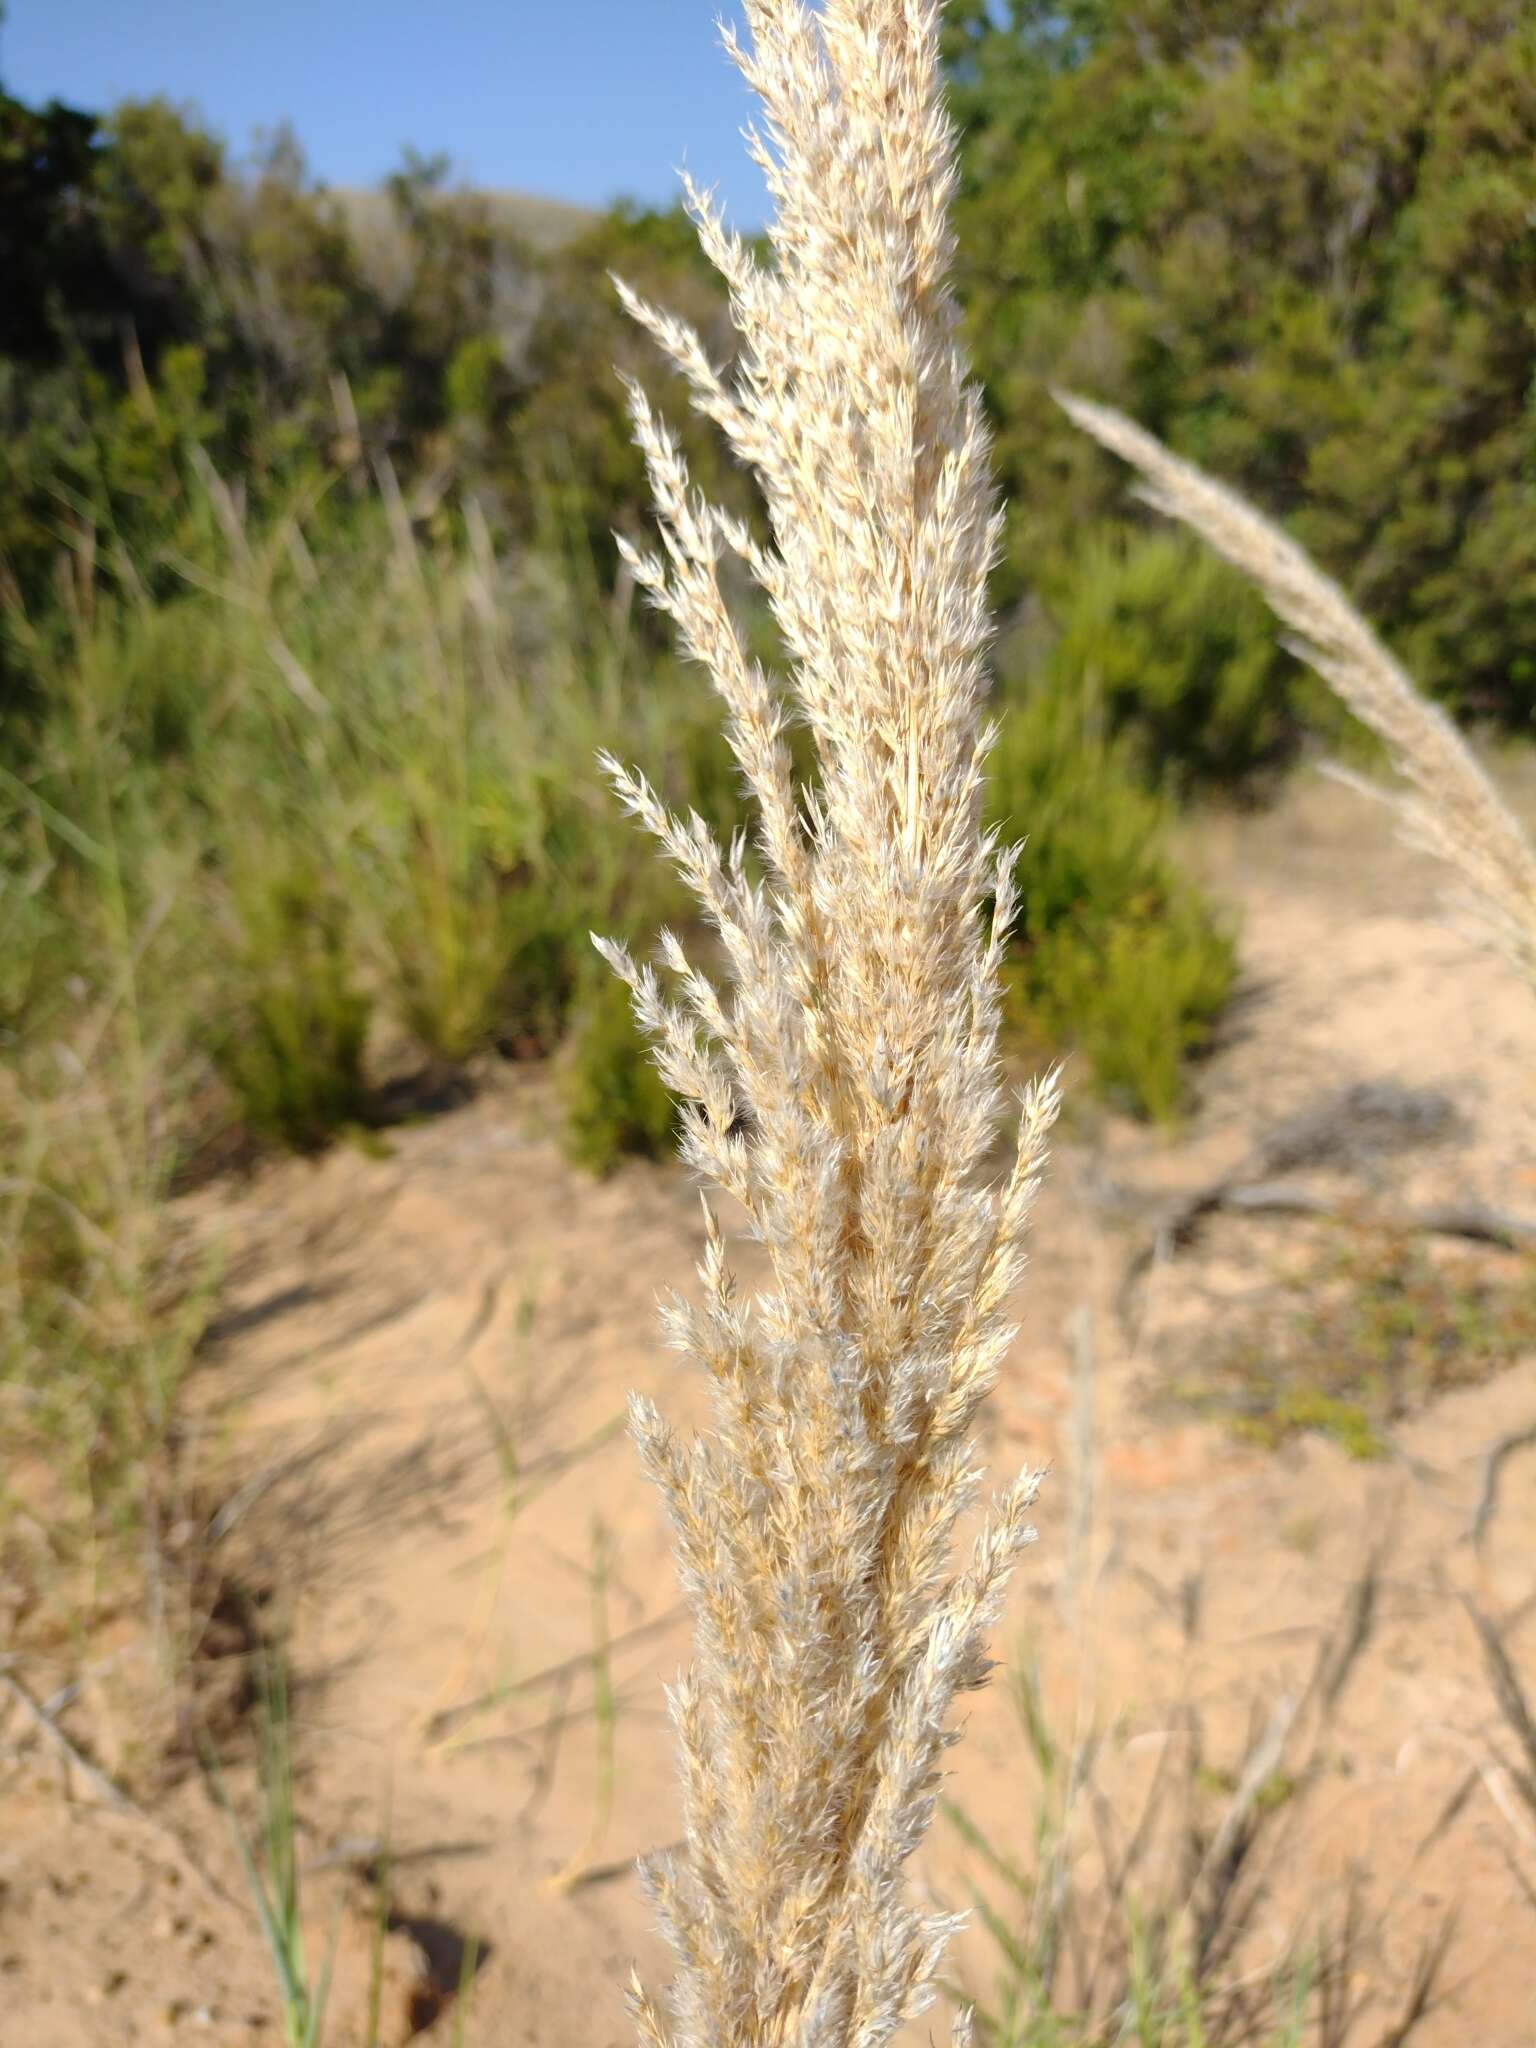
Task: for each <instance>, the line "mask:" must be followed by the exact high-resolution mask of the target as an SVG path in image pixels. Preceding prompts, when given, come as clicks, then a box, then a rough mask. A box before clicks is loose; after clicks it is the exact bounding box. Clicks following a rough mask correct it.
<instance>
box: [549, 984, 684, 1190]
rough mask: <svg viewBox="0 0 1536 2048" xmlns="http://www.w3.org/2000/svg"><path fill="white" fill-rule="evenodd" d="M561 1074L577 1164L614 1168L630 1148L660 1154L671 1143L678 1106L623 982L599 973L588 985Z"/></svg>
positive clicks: (646, 1155) (568, 1135) (567, 1127)
mask: <svg viewBox="0 0 1536 2048" xmlns="http://www.w3.org/2000/svg"><path fill="white" fill-rule="evenodd" d="M561 1081H562V1090H561V1093H562V1106H563V1108H564V1112H565V1143H566V1150H567V1151H568V1152H569V1154H570V1156H571V1158H572V1159H574V1160H575V1161H576V1163H577V1165H579V1166H585V1167H588V1168H590V1169H591V1170H592V1171H593V1172H594V1173H608V1172H611V1171H612V1169H613V1168H614V1167H615V1166H616V1165H617V1164H618V1162H619V1160H620V1158H621V1157H623V1156H624V1155H626V1154H638V1155H639V1156H641V1157H643V1158H646V1159H657V1158H661V1157H663V1156H664V1155H665V1154H667V1153H669V1152H670V1151H671V1150H672V1148H673V1145H674V1144H675V1142H676V1136H677V1108H676V1105H675V1103H674V1102H673V1100H672V1098H671V1096H670V1095H669V1094H668V1093H667V1091H666V1089H665V1087H663V1085H662V1081H661V1076H660V1075H659V1074H658V1073H657V1071H656V1068H655V1066H654V1064H653V1063H652V1060H651V1056H650V1054H649V1053H648V1052H647V1051H646V1048H645V1044H644V1041H643V1040H642V1039H641V1037H640V1033H639V1031H638V1029H637V1028H636V1025H635V1020H634V1018H633V1016H632V1015H631V1013H630V1007H629V992H628V990H627V989H626V988H625V987H624V985H623V983H622V982H619V981H616V980H614V979H612V978H611V977H609V976H593V977H592V979H591V981H590V982H589V984H588V985H587V986H586V988H585V990H584V993H583V998H582V1001H581V1004H580V1007H579V1009H578V1011H577V1015H576V1021H575V1027H574V1029H573V1031H572V1034H571V1042H570V1045H569V1047H568V1049H567V1054H566V1058H565V1062H564V1070H563V1073H562V1076H561Z"/></svg>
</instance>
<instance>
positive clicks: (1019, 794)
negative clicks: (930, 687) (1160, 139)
mask: <svg viewBox="0 0 1536 2048" xmlns="http://www.w3.org/2000/svg"><path fill="white" fill-rule="evenodd" d="M1073 709H1074V707H1072V706H1071V705H1070V704H1069V703H1068V702H1066V701H1065V700H1063V699H1062V698H1060V697H1057V696H1055V695H1053V694H1050V693H1040V694H1037V695H1035V696H1033V697H1029V698H1026V699H1024V700H1023V701H1022V702H1019V703H1016V704H1014V705H1012V706H1011V707H1010V708H1009V709H1008V711H1007V714H1006V716H1005V717H1004V719H1003V725H1002V733H1001V737H1000V739H999V742H998V745H997V748H996V749H995V751H994V753H993V756H992V776H991V786H990V806H991V814H992V820H993V822H994V823H995V824H996V825H997V826H998V828H999V829H1000V831H1001V832H1002V834H1003V836H1004V838H1005V839H1023V840H1025V841H1027V846H1026V851H1025V854H1024V857H1023V858H1022V859H1021V861H1020V862H1019V866H1018V886H1019V890H1020V911H1019V920H1018V927H1017V932H1016V936H1015V943H1014V950H1013V957H1012V959H1011V961H1010V964H1009V968H1008V974H1007V981H1008V987H1009V991H1010V998H1011V1004H1012V1008H1013V1012H1014V1017H1015V1021H1016V1023H1017V1024H1018V1025H1019V1026H1020V1027H1021V1028H1022V1029H1025V1030H1028V1031H1031V1032H1033V1033H1034V1034H1035V1035H1036V1036H1038V1037H1040V1038H1043V1039H1045V1040H1047V1041H1048V1042H1050V1043H1053V1044H1065V1045H1075V1046H1078V1047H1080V1048H1081V1049H1082V1050H1083V1051H1084V1052H1085V1053H1086V1054H1087V1055H1088V1057H1089V1058H1090V1059H1091V1061H1092V1063H1093V1068H1094V1073H1095V1076H1096V1078H1097V1080H1098V1082H1099V1084H1100V1086H1101V1087H1102V1088H1104V1089H1105V1090H1106V1091H1108V1092H1109V1093H1110V1094H1111V1095H1112V1096H1115V1097H1118V1098H1120V1099H1122V1100H1124V1101H1125V1102H1127V1103H1128V1105H1129V1106H1131V1107H1132V1108H1134V1109H1136V1110H1138V1111H1140V1112H1141V1113H1142V1114H1144V1115H1146V1116H1151V1117H1155V1118H1158V1119H1162V1120H1166V1119H1168V1118H1170V1117H1172V1116H1173V1115H1175V1114H1176V1112H1177V1110H1178V1108H1179V1106H1180V1103H1181V1100H1182V1094H1183V1080H1182V1063H1183V1062H1184V1060H1185V1059H1186V1058H1187V1057H1188V1056H1189V1055H1190V1054H1191V1053H1193V1052H1196V1051H1198V1050H1199V1048H1200V1047H1201V1046H1202V1045H1203V1044H1204V1043H1205V1041H1206V1039H1207V1038H1208V1036H1209V1034H1210V1030H1211V1027H1212V1025H1213V1023H1214V1021H1215V1019H1216V1018H1217V1016H1218V1015H1219V1014H1220V1011H1221V1009H1222V1006H1223V1004H1224V1003H1225V1001H1226V999H1227V997H1228V996H1229V994H1230V992H1231V988H1232V982H1233V978H1234V974H1235V968H1236V959H1235V951H1234V947H1233V943H1232V939H1231V936H1230V934H1229V933H1228V932H1227V931H1226V930H1225V929H1224V928H1223V925H1222V923H1221V921H1220V920H1219V919H1218V918H1217V916H1216V915H1215V913H1214V911H1213V910H1212V908H1211V906H1210V905H1209V904H1208V903H1207V901H1206V899H1205V897H1204V895H1203V893H1202V892H1201V891H1200V889H1199V888H1198V887H1197V886H1196V885H1195V883H1194V882H1192V881H1191V880H1190V879H1189V878H1188V877H1187V876H1186V875H1184V874H1183V873H1182V872H1181V871H1180V870H1179V869H1178V867H1177V866H1176V865H1175V863H1174V861H1173V859H1172V857H1171V856H1170V854H1169V851H1168V847H1167V832H1168V825H1169V812H1168V808H1167V805H1166V803H1165V802H1164V800H1163V799H1161V798H1160V797H1157V796H1155V795H1153V794H1152V793H1150V792H1149V791H1148V790H1147V789H1146V788H1145V787H1144V786H1143V785H1142V783H1141V781H1140V779H1139V778H1138V776H1137V775H1136V773H1135V770H1134V767H1133V765H1132V761H1131V758H1130V754H1129V750H1128V746H1127V744H1126V742H1125V741H1123V740H1122V741H1119V742H1110V741H1105V740H1102V739H1100V738H1097V737H1096V736H1094V735H1093V734H1092V733H1091V732H1084V731H1083V730H1082V729H1081V727H1080V726H1079V725H1077V724H1076V723H1075V722H1074V717H1073Z"/></svg>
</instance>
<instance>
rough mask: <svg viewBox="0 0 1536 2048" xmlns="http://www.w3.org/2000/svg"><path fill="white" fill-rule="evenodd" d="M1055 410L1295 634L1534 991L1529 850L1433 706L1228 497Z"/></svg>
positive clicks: (1535, 926) (1413, 826)
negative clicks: (1381, 753)
mask: <svg viewBox="0 0 1536 2048" xmlns="http://www.w3.org/2000/svg"><path fill="white" fill-rule="evenodd" d="M1057 402H1058V403H1059V404H1060V405H1061V406H1062V407H1063V409H1064V410H1065V411H1066V413H1067V414H1068V416H1069V417H1070V418H1071V419H1073V420H1075V421H1076V423H1077V425H1078V426H1080V427H1081V428H1083V430H1084V431H1085V432H1086V433H1089V434H1091V435H1092V436H1093V438H1094V439H1095V440H1096V441H1098V442H1099V443H1100V444H1101V446H1103V447H1105V448H1108V449H1110V450H1112V451H1113V453H1114V454H1116V455H1118V456H1120V457H1122V458H1123V459H1124V460H1125V461H1126V462H1128V463H1130V465H1131V466H1132V468H1133V469H1135V470H1136V471H1137V472H1138V473H1139V475H1140V477H1141V479H1142V495H1143V496H1144V497H1145V498H1146V500H1147V502H1148V503H1149V504H1150V505H1152V506H1154V507H1155V508H1156V509H1157V510H1158V511H1159V512H1164V513H1166V514H1167V515H1168V516H1169V517H1170V518H1172V519H1180V520H1182V521H1183V522H1184V524H1185V525H1186V526H1188V527H1191V528H1192V529H1193V530H1194V531H1195V532H1196V533H1198V534H1199V535H1200V536H1201V538H1202V539H1203V540H1205V541H1207V542H1208V543H1209V544H1210V545H1211V546H1212V547H1213V548H1215V550H1216V552H1217V553H1218V554H1220V555H1224V556H1225V557H1226V559H1227V560H1228V561H1229V562H1231V563H1232V564H1233V565H1234V567H1236V568H1238V569H1240V570H1242V572H1243V574H1244V575H1245V576H1247V577H1248V578H1249V579H1250V580H1251V581H1252V582H1253V583H1254V584H1255V585H1256V586H1257V588H1258V589H1259V590H1260V591H1261V592H1262V594H1263V596H1264V597H1265V599H1266V600H1267V601H1268V603H1269V606H1270V608H1271V610H1272V611H1273V612H1274V613H1275V615H1276V616H1277V617H1278V618H1279V619H1280V620H1281V621H1282V622H1283V623H1284V624H1285V625H1287V626H1289V627H1290V629H1291V631H1292V632H1293V633H1294V634H1295V635H1296V641H1295V651H1296V653H1297V654H1299V655H1300V656H1301V658H1302V660H1303V661H1305V662H1307V663H1308V664H1309V665H1310V666H1311V667H1312V668H1314V669H1316V671H1317V673H1318V674H1319V675H1320V676H1321V677H1322V678H1323V680H1324V682H1325V683H1327V684H1328V686H1329V687H1330V689H1332V690H1333V691H1334V692H1335V694H1336V695H1337V696H1338V697H1339V698H1340V699H1341V701H1342V702H1343V703H1344V704H1345V705H1346V706H1347V707H1348V709H1349V710H1351V711H1352V712H1353V713H1354V714H1355V716H1356V718H1358V719H1359V720H1360V721H1361V722H1362V724H1365V725H1368V726H1369V727H1370V728H1371V730H1372V731H1373V732H1374V733H1375V734H1376V735H1377V737H1378V738H1379V739H1381V740H1382V741H1384V742H1385V744H1386V747H1387V750H1388V752H1389V754H1390V755H1391V758H1392V764H1393V766H1394V767H1395V768H1396V769H1397V771H1398V773H1399V774H1400V775H1401V776H1402V777H1403V780H1404V782H1405V783H1406V784H1407V785H1408V786H1407V788H1406V789H1405V790H1404V791H1403V793H1402V794H1401V795H1400V796H1399V797H1397V799H1396V802H1397V807H1398V810H1399V812H1400V814H1401V816H1402V818H1403V821H1404V823H1405V825H1406V826H1407V828H1408V833H1409V836H1410V837H1411V838H1412V839H1414V840H1415V841H1416V842H1417V843H1418V844H1420V845H1422V846H1424V847H1426V848H1427V849H1428V850H1429V851H1430V852H1431V853H1433V854H1435V855H1436V856H1437V857H1438V858H1439V859H1440V860H1442V861H1444V862H1445V864H1446V865H1447V867H1449V868H1450V869H1451V870H1452V871H1453V872H1454V873H1455V874H1457V875H1459V876H1460V878H1461V881H1462V883H1463V885H1464V887H1465V889H1466V892H1467V896H1468V898H1469V907H1470V909H1471V910H1472V911H1473V913H1474V914H1475V915H1476V916H1477V917H1478V919H1479V920H1480V921H1481V922H1482V924H1483V925H1484V927H1485V928H1486V929H1487V930H1488V932H1489V934H1490V936H1491V937H1492V939H1493V941H1494V943H1495V944H1496V945H1497V946H1498V947H1499V948H1500V950H1501V951H1502V952H1503V953H1504V954H1505V956H1506V957H1507V958H1508V959H1509V960H1510V961H1511V962H1512V963H1513V965H1514V966H1515V967H1516V968H1518V970H1519V971H1520V973H1521V974H1522V975H1524V976H1525V978H1526V980H1527V981H1529V982H1530V983H1531V984H1532V985H1533V986H1536V848H1533V847H1532V845H1531V842H1530V840H1529V838H1528V837H1527V836H1526V834H1525V833H1524V832H1523V831H1522V830H1521V828H1520V826H1519V824H1518V823H1517V822H1516V820H1515V819H1514V817H1513V816H1512V815H1511V814H1510V812H1509V810H1508V808H1507V807H1506V805H1505V803H1504V800H1503V798H1502V797H1501V796H1500V795H1499V793H1498V791H1497V790H1496V789H1495V788H1494V786H1493V784H1492V783H1491V782H1490V781H1489V779H1488V777H1487V776H1486V775H1485V774H1484V772H1483V770H1482V768H1481V767H1480V766H1479V764H1478V761H1477V758H1476V756H1475V755H1474V754H1473V753H1472V750H1471V749H1470V747H1468V745H1467V743H1466V741H1465V740H1464V739H1463V738H1462V736H1461V734H1460V733H1459V732H1458V731H1457V730H1456V727H1455V726H1454V725H1453V724H1452V722H1451V720H1450V719H1449V718H1448V717H1447V716H1446V714H1445V713H1444V712H1443V711H1442V710H1441V709H1440V707H1439V706H1438V705H1437V704H1432V703H1430V701H1429V699H1428V698H1427V697H1424V696H1423V695H1421V694H1420V692H1419V691H1418V690H1417V689H1415V688H1414V685H1413V683H1412V682H1411V681H1410V680H1409V678H1408V676H1407V674H1406V673H1405V672H1404V670H1403V668H1402V666H1401V665H1400V664H1399V663H1398V662H1397V661H1395V660H1394V659H1393V657H1392V656H1391V655H1390V654H1389V653H1388V652H1387V650H1386V648H1385V647H1383V646H1382V644H1381V642H1380V641H1379V640H1378V639H1377V638H1376V635H1375V634H1374V633H1373V632H1372V631H1371V629H1370V627H1369V626H1368V625H1366V623H1365V621H1364V620H1363V619H1362V618H1361V617H1360V615H1359V613H1358V612H1357V611H1356V610H1355V609H1354V607H1353V606H1352V605H1351V604H1350V602H1349V600H1348V598H1346V597H1345V595H1344V593H1343V591H1342V590H1340V589H1339V587H1338V585H1337V584H1336V583H1334V582H1332V581H1331V580H1330V579H1329V578H1328V577H1326V576H1325V575H1324V574H1323V572H1322V570H1321V569H1319V568H1318V566H1317V564H1316V563H1315V562H1314V561H1312V559H1311V558H1310V556H1308V555H1307V554H1306V553H1305V552H1304V551H1303V550H1302V549H1301V548H1299V547H1298V546H1297V545H1296V543H1295V542H1294V541H1293V540H1291V539H1290V538H1289V537H1288V536H1287V535H1285V534H1283V533H1282V532H1281V531H1280V530H1279V528H1278V527H1276V526H1273V525H1272V524H1271V523H1270V522H1269V520H1267V519H1265V518H1264V517H1263V516H1262V514H1260V513H1258V512H1256V511H1255V510H1254V509H1253V507H1252V506H1251V505H1249V504H1247V503H1246V502H1245V501H1244V500H1243V499H1242V498H1240V497H1239V496H1238V495H1237V493H1236V492H1235V491H1232V490H1229V489H1228V488H1227V487H1226V486H1225V485H1224V484H1219V483H1217V482H1216V481H1215V480H1214V479H1213V478H1212V477H1209V476H1207V475H1206V474H1205V472H1204V471H1203V470H1201V469H1198V468H1196V466H1195V464H1194V463H1192V462H1186V461H1184V460H1183V459H1182V458H1181V457H1179V456H1177V455H1174V454H1173V453H1172V452H1171V451H1170V450H1169V449H1167V448H1165V447H1164V446H1163V444H1162V442H1161V441H1159V440H1157V439H1156V437H1155V436H1154V435H1152V434H1149V433H1147V432H1146V430H1145V429H1144V428H1142V427H1138V426H1137V425H1136V424H1135V422H1134V421H1133V420H1128V419H1127V418H1126V417H1125V415H1124V414H1123V413H1118V412H1115V411H1114V410H1113V409H1112V408H1111V407H1109V406H1107V405H1094V404H1091V403H1090V402H1089V401H1088V400H1087V399H1084V398H1076V397H1073V396H1072V395H1071V394H1070V393H1067V392H1058V393H1057Z"/></svg>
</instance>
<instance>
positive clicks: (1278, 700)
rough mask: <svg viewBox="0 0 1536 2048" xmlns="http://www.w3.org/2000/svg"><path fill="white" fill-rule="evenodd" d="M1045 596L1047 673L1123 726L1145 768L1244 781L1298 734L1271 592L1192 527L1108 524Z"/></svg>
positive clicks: (1160, 775)
mask: <svg viewBox="0 0 1536 2048" xmlns="http://www.w3.org/2000/svg"><path fill="white" fill-rule="evenodd" d="M1046 602H1047V606H1048V609H1049V610H1050V612H1051V615H1052V617H1053V619H1054V622H1055V625H1056V628H1057V637H1056V639H1055V642H1054V644H1053V645H1052V647H1051V650H1050V653H1049V654H1048V656H1047V657H1046V660H1045V663H1044V673H1043V682H1044V686H1045V687H1047V688H1049V689H1051V690H1053V691H1056V692H1058V693H1060V694H1061V695H1063V696H1064V697H1066V698H1067V699H1068V700H1069V701H1076V702H1078V703H1080V704H1081V706H1082V707H1083V712H1084V715H1085V717H1087V718H1088V719H1089V720H1090V721H1094V722H1098V723H1101V724H1102V728H1103V730H1104V732H1105V733H1107V734H1108V735H1109V736H1110V737H1111V738H1116V737H1119V736H1120V735H1124V736H1125V738H1126V739H1127V741H1128V743H1129V746H1130V748H1131V749H1132V751H1133V753H1134V756H1135V759H1136V761H1137V763H1138V765H1139V766H1140V767H1141V769H1142V771H1143V773H1144V775H1145V776H1146V779H1147V780H1149V781H1152V782H1157V783H1161V782H1164V781H1167V780H1171V781H1173V782H1174V783H1175V784H1177V785H1178V786H1181V787H1184V788H1193V787H1197V786H1201V785H1234V784H1236V785H1241V784H1244V783H1247V782H1250V781H1251V780H1252V779H1253V777H1254V776H1255V775H1257V774H1258V773H1259V772H1260V771H1261V770H1263V769H1265V768H1270V767H1273V766H1275V765H1276V764H1277V763H1278V762H1279V761H1281V760H1282V759H1283V758H1284V756H1285V754H1286V753H1287V751H1288V750H1289V749H1290V747H1291V746H1292V745H1293V743H1294V741H1295V737H1296V731H1297V726H1296V713H1295V708H1294V704H1293V701H1292V700H1293V683H1294V680H1295V679H1296V676H1297V671H1296V668H1295V664H1294V663H1293V662H1292V661H1291V660H1290V659H1289V657H1287V656H1286V655H1285V654H1284V653H1282V651H1281V650H1280V648H1279V646H1278V644H1277V639H1276V634H1275V629H1274V625H1273V622H1272V621H1271V619H1270V617H1269V614H1268V612H1267V610H1266V609H1265V606H1264V604H1263V602H1262V600H1261V599H1260V598H1258V597H1257V596H1256V595H1255V594H1254V593H1253V591H1252V590H1251V589H1250V588H1249V586H1248V585H1247V584H1246V583H1245V582H1244V580H1243V579H1242V578H1241V577H1240V576H1238V575H1237V573H1236V572H1235V571H1234V570H1231V569H1229V568H1227V566H1226V564H1225V563H1223V562H1221V561H1219V560H1217V559H1216V557H1215V556H1213V555H1212V554H1211V552H1210V550H1209V549H1207V548H1201V547H1200V546H1199V545H1198V544H1197V543H1196V542H1194V541H1193V540H1191V539H1190V538H1189V537H1188V536H1187V535H1185V534H1181V533H1167V532H1155V533H1140V532H1135V531H1132V530H1129V529H1125V528H1105V529H1103V530H1101V531H1100V532H1099V533H1098V534H1096V535H1095V536H1094V537H1093V538H1092V539H1091V540H1090V541H1089V542H1088V543H1087V545H1086V546H1081V547H1074V549H1073V550H1072V553H1071V558H1070V565H1069V567H1068V568H1067V570H1066V573H1065V574H1064V576H1063V578H1062V581H1061V583H1060V586H1059V588H1058V589H1057V590H1056V591H1055V592H1054V593H1052V592H1049V591H1048V592H1047V597H1046Z"/></svg>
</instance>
